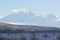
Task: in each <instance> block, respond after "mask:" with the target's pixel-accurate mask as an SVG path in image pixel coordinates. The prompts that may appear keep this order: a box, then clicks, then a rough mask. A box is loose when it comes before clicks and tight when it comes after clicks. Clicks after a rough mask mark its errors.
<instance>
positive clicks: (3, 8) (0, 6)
mask: <svg viewBox="0 0 60 40" xmlns="http://www.w3.org/2000/svg"><path fill="white" fill-rule="evenodd" d="M16 8H19V9H23V8H25V9H30V10H33V11H35V12H43V13H47V14H54V15H58V16H60V0H0V16H6V15H8V14H10V13H11V12H10V11H11V10H12V9H16Z"/></svg>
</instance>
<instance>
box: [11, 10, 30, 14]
mask: <svg viewBox="0 0 60 40" xmlns="http://www.w3.org/2000/svg"><path fill="white" fill-rule="evenodd" d="M11 12H12V13H14V14H17V13H20V12H24V13H29V12H30V10H28V9H12V10H11Z"/></svg>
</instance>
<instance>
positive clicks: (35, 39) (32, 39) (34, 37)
mask: <svg viewBox="0 0 60 40" xmlns="http://www.w3.org/2000/svg"><path fill="white" fill-rule="evenodd" d="M32 35H33V37H32V38H31V39H30V40H38V39H37V38H36V36H35V34H34V33H32Z"/></svg>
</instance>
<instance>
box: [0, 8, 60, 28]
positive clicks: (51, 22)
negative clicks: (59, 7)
mask: <svg viewBox="0 0 60 40" xmlns="http://www.w3.org/2000/svg"><path fill="white" fill-rule="evenodd" d="M0 22H12V23H22V24H23V23H25V24H31V25H40V26H51V27H60V21H59V19H58V18H57V17H56V16H55V15H53V14H47V15H45V14H42V13H34V12H33V11H31V10H26V9H23V10H19V9H15V10H13V11H12V12H11V14H10V15H8V16H6V17H4V18H2V19H0Z"/></svg>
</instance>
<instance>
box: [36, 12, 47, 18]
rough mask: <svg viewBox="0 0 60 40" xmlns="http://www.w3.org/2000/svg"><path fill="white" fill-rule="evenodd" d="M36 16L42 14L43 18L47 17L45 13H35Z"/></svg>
mask: <svg viewBox="0 0 60 40" xmlns="http://www.w3.org/2000/svg"><path fill="white" fill-rule="evenodd" d="M35 16H40V17H43V18H47V17H46V15H45V14H43V13H40V12H39V13H35Z"/></svg>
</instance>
